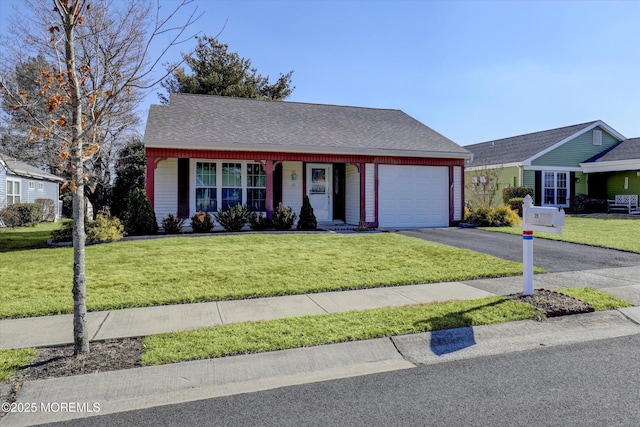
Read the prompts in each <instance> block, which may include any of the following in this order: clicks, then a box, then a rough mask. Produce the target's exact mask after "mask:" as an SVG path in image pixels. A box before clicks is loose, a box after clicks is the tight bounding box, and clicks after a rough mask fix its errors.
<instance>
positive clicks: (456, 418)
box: [55, 334, 640, 426]
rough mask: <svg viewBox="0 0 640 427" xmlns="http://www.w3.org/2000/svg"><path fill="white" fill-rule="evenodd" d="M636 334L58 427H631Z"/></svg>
mask: <svg viewBox="0 0 640 427" xmlns="http://www.w3.org/2000/svg"><path fill="white" fill-rule="evenodd" d="M638 348H640V334H637V335H631V336H626V337H620V338H614V339H605V340H598V341H590V342H583V343H578V344H572V345H561V346H555V347H543V346H541V347H540V348H539V349H535V350H529V351H525V352H514V353H507V354H500V355H496V356H489V357H478V358H472V359H466V360H459V361H453V362H445V363H439V364H435V365H428V366H419V367H417V368H415V369H408V370H401V371H395V372H389V373H382V374H375V375H367V376H360V377H353V378H347V379H341V380H334V381H325V382H319V383H311V384H305V385H300V386H292V387H283V388H279V389H275V390H269V391H264V392H257V393H250V394H241V395H235V396H229V397H222V398H217V399H208V400H201V401H195V402H189V403H183V404H179V405H169V406H163V407H156V408H150V409H144V410H138V411H131V412H124V413H118V414H113V415H107V416H98V417H92V418H85V419H81V420H76V421H70V422H65V423H60V424H55V425H59V426H131V425H136V426H157V425H208V426H248V425H260V426H300V425H309V426H312V425H318V426H319V425H322V426H344V425H348V426H383V425H384V426H386V425H411V426H413V425H428V426H471V425H475V426H485V425H491V426H556V425H563V426H604V425H608V426H612V425H616V426H637V425H638V423H639V422H640V405H638V401H639V400H640V389H638V384H640V369H638V366H640V353H639V352H638V351H637V349H638Z"/></svg>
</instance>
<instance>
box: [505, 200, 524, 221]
mask: <svg viewBox="0 0 640 427" xmlns="http://www.w3.org/2000/svg"><path fill="white" fill-rule="evenodd" d="M523 203H524V199H523V198H522V197H514V198H513V199H509V203H507V204H508V205H509V207H510V208H511V210H512V211H514V212H515V213H516V214H517V215H518V216H519V217H520V218H522V204H523Z"/></svg>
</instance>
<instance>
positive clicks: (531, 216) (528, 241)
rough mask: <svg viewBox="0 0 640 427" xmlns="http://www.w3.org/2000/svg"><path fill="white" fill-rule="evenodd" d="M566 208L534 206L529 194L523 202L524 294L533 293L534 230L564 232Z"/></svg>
mask: <svg viewBox="0 0 640 427" xmlns="http://www.w3.org/2000/svg"><path fill="white" fill-rule="evenodd" d="M562 227H564V209H562V208H552V207H542V206H533V199H531V196H529V195H527V196H526V197H525V198H524V203H523V204H522V264H523V274H522V277H523V282H524V283H523V289H522V293H523V294H524V295H531V294H532V293H533V232H534V231H542V232H545V233H555V234H562Z"/></svg>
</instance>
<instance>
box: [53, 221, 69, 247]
mask: <svg viewBox="0 0 640 427" xmlns="http://www.w3.org/2000/svg"><path fill="white" fill-rule="evenodd" d="M72 240H73V221H72V220H65V221H64V222H63V223H62V227H60V229H58V230H55V231H52V232H51V241H52V242H56V243H59V242H70V241H72Z"/></svg>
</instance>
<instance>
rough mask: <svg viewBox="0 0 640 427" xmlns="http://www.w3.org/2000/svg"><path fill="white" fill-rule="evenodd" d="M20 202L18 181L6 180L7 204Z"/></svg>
mask: <svg viewBox="0 0 640 427" xmlns="http://www.w3.org/2000/svg"><path fill="white" fill-rule="evenodd" d="M14 203H20V181H13V180H9V179H8V180H7V206H8V205H13V204H14Z"/></svg>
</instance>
